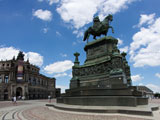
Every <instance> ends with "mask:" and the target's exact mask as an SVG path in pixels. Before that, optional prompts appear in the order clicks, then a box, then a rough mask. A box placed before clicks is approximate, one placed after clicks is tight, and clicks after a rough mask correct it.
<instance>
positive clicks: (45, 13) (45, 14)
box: [33, 9, 52, 21]
mask: <svg viewBox="0 0 160 120" xmlns="http://www.w3.org/2000/svg"><path fill="white" fill-rule="evenodd" d="M33 16H35V17H37V18H39V19H41V20H44V21H51V20H52V13H51V11H49V10H42V9H38V10H36V11H34V12H33Z"/></svg>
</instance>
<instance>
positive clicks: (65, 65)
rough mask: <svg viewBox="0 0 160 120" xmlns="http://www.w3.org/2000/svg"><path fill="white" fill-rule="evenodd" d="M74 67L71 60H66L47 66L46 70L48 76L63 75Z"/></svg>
mask: <svg viewBox="0 0 160 120" xmlns="http://www.w3.org/2000/svg"><path fill="white" fill-rule="evenodd" d="M72 66H73V62H72V61H70V60H65V61H58V62H55V63H53V64H50V65H47V66H46V67H45V68H44V70H45V71H46V72H47V73H48V74H53V73H62V72H65V71H67V70H70V69H71V68H72Z"/></svg>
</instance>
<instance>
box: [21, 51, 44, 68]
mask: <svg viewBox="0 0 160 120" xmlns="http://www.w3.org/2000/svg"><path fill="white" fill-rule="evenodd" d="M24 54H25V57H24V58H25V60H27V59H29V62H30V63H31V64H34V65H37V66H42V64H43V56H41V55H40V54H39V53H35V52H27V53H24Z"/></svg>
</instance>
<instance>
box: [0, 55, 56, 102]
mask: <svg viewBox="0 0 160 120" xmlns="http://www.w3.org/2000/svg"><path fill="white" fill-rule="evenodd" d="M39 70H40V68H38V67H37V66H35V65H32V64H30V63H29V60H27V61H24V54H23V53H22V52H19V54H18V56H17V58H16V59H15V57H14V58H13V59H12V60H6V61H0V100H10V99H11V98H12V97H13V96H17V97H18V96H21V97H24V98H25V99H44V98H47V97H48V96H49V95H50V96H51V97H56V88H55V81H56V80H55V78H49V77H46V76H44V75H42V74H40V73H39Z"/></svg>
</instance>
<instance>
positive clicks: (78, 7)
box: [57, 0, 136, 29]
mask: <svg viewBox="0 0 160 120" xmlns="http://www.w3.org/2000/svg"><path fill="white" fill-rule="evenodd" d="M133 1H136V0H61V3H60V5H59V7H58V8H57V12H58V13H59V14H60V16H61V18H62V19H63V20H64V21H65V22H67V23H71V24H72V25H73V27H74V28H76V29H79V28H81V27H83V26H84V25H85V24H88V23H90V22H91V21H92V20H93V16H94V15H95V14H98V15H99V16H100V18H101V19H102V18H104V17H105V16H107V15H108V14H115V13H117V12H120V11H121V10H122V9H126V8H127V5H128V4H130V3H132V2H133Z"/></svg>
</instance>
